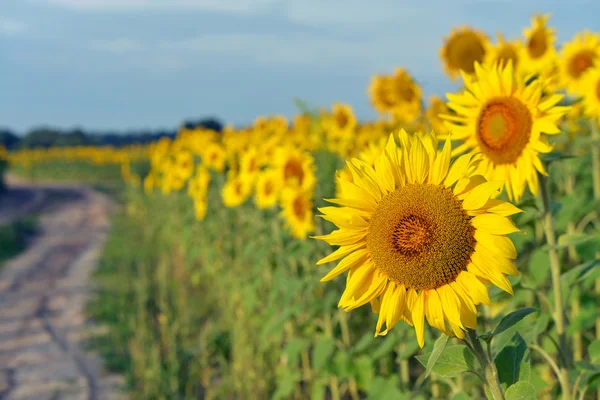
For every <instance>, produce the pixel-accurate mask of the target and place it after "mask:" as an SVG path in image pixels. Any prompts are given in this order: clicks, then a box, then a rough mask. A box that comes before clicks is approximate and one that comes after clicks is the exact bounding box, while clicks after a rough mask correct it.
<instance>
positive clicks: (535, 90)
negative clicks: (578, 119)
mask: <svg viewBox="0 0 600 400" xmlns="http://www.w3.org/2000/svg"><path fill="white" fill-rule="evenodd" d="M475 66H476V68H475V70H476V77H477V79H476V80H475V81H473V82H467V81H465V85H466V90H465V91H464V92H462V93H460V94H447V95H446V96H447V97H448V99H449V100H450V102H449V107H450V108H451V109H453V110H454V111H455V112H456V114H457V115H454V116H450V115H447V116H442V118H444V119H446V120H447V126H448V128H449V129H450V131H451V132H452V139H453V140H462V141H464V143H463V144H462V145H461V146H459V147H458V148H457V149H456V150H455V151H456V154H459V153H461V152H464V151H469V152H470V154H472V153H476V152H481V153H482V155H483V157H482V160H481V163H480V164H479V166H478V167H477V172H478V173H479V174H481V175H483V176H485V177H486V178H488V179H492V180H502V181H505V182H506V192H507V194H508V196H509V198H510V199H514V200H519V199H520V197H521V196H522V195H523V192H524V191H525V187H526V186H527V185H529V190H531V193H533V194H536V193H537V190H538V175H537V172H540V173H542V174H546V171H545V169H544V166H543V165H542V162H541V161H540V158H539V153H548V152H550V151H551V150H552V146H550V145H549V144H548V142H547V141H546V138H545V136H543V135H542V134H544V133H545V134H548V135H554V134H558V133H560V132H561V131H560V130H559V129H558V127H557V121H558V120H559V119H560V118H561V117H562V116H563V115H564V114H565V113H566V112H567V111H568V109H569V108H568V107H559V106H556V104H557V103H558V102H559V101H560V100H561V99H562V98H563V96H562V95H559V94H544V91H543V90H544V81H542V80H539V79H537V80H535V81H534V82H532V83H531V84H529V85H528V86H526V84H525V79H524V78H520V77H515V75H514V72H513V67H512V63H511V62H509V63H508V64H507V66H506V67H502V66H497V65H495V66H492V67H490V68H488V67H485V66H480V65H479V64H476V65H475Z"/></svg>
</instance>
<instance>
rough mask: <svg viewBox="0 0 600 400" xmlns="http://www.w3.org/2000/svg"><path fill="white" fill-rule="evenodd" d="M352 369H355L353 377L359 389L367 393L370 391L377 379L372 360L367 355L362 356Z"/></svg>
mask: <svg viewBox="0 0 600 400" xmlns="http://www.w3.org/2000/svg"><path fill="white" fill-rule="evenodd" d="M352 367H353V368H354V372H353V375H354V377H355V378H356V383H357V385H358V387H359V388H361V389H363V390H365V391H367V392H368V391H370V390H371V387H372V385H373V379H374V378H375V368H374V367H373V362H372V361H371V359H370V358H369V357H368V356H366V355H363V356H360V357H358V359H356V361H355V362H354V363H353V365H352Z"/></svg>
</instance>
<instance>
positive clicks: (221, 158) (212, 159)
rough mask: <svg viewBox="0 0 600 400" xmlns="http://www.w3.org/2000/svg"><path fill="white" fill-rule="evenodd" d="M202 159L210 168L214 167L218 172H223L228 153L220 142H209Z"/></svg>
mask: <svg viewBox="0 0 600 400" xmlns="http://www.w3.org/2000/svg"><path fill="white" fill-rule="evenodd" d="M202 161H203V162H204V165H206V166H207V167H208V168H212V169H213V170H215V171H217V172H223V170H224V169H225V162H226V161H227V153H226V152H225V149H224V148H223V146H221V145H220V144H218V143H214V142H213V143H209V144H207V145H206V148H205V149H204V153H203V155H202Z"/></svg>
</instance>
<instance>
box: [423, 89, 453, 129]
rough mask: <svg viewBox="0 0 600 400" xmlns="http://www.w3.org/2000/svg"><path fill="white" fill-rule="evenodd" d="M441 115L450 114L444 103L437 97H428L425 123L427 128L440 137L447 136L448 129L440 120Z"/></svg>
mask: <svg viewBox="0 0 600 400" xmlns="http://www.w3.org/2000/svg"><path fill="white" fill-rule="evenodd" d="M443 114H445V115H447V114H450V109H449V108H448V105H447V104H446V102H445V101H444V100H442V98H440V97H438V96H430V97H429V107H428V108H427V111H426V116H427V121H428V122H429V127H430V128H431V129H432V130H433V131H434V132H435V133H436V134H437V135H438V136H440V137H441V136H445V135H447V134H448V127H447V126H446V125H445V124H444V121H443V120H442V119H441V118H440V115H443Z"/></svg>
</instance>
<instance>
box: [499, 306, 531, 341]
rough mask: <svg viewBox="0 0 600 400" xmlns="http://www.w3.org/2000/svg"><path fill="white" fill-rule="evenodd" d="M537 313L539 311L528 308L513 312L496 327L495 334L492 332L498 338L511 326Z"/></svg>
mask: <svg viewBox="0 0 600 400" xmlns="http://www.w3.org/2000/svg"><path fill="white" fill-rule="evenodd" d="M536 311H537V310H536V309H535V308H531V307H527V308H522V309H520V310H517V311H513V312H511V313H510V314H508V315H507V316H505V317H504V318H502V320H501V321H500V323H499V324H498V325H497V326H496V329H494V332H492V335H494V336H496V335H498V334H499V333H502V332H504V331H505V330H507V329H508V328H510V327H511V326H513V325H514V324H516V323H517V322H519V321H520V320H522V319H523V318H525V317H526V316H528V315H529V314H531V313H534V312H536Z"/></svg>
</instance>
